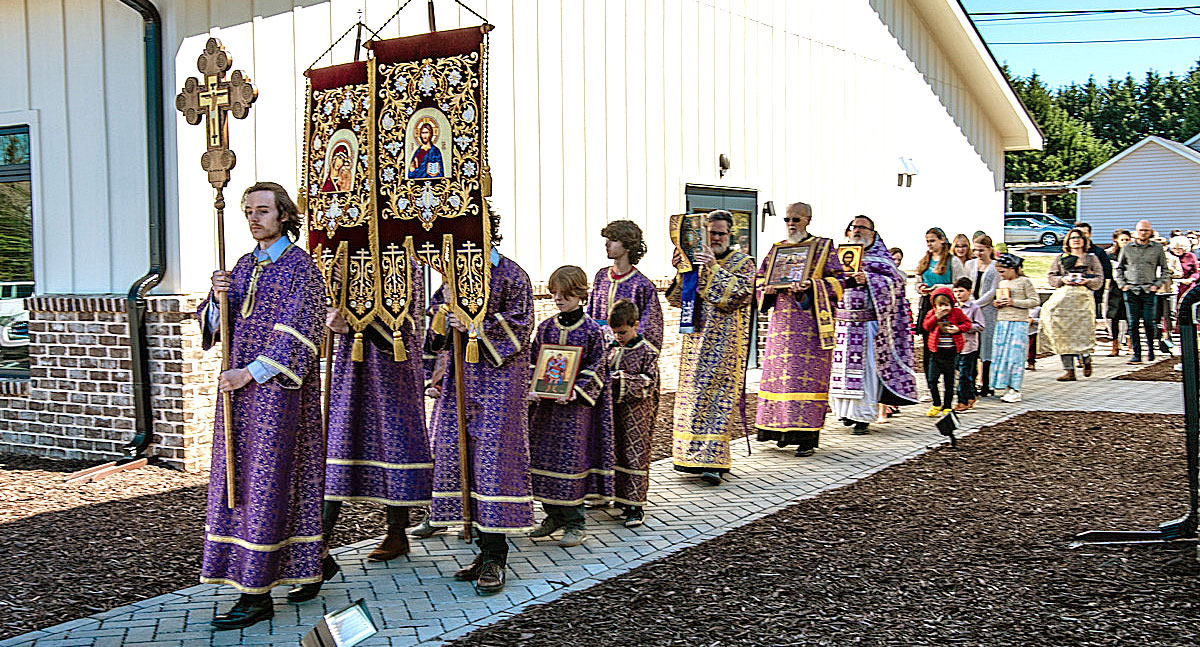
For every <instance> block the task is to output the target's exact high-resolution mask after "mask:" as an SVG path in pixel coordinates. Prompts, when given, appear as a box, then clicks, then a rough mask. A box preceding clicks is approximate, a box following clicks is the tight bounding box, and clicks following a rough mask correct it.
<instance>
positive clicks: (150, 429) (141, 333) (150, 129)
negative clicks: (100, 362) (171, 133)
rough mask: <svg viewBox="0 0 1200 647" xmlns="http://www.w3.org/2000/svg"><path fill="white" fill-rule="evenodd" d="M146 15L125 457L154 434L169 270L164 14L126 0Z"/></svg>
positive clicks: (144, 0)
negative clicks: (142, 200)
mask: <svg viewBox="0 0 1200 647" xmlns="http://www.w3.org/2000/svg"><path fill="white" fill-rule="evenodd" d="M121 2H122V3H124V4H125V5H126V6H128V7H130V8H131V9H133V10H134V11H137V12H138V13H139V14H141V16H142V21H143V22H144V31H143V36H142V41H143V43H144V44H145V59H146V71H145V85H146V150H147V155H146V167H147V170H148V171H149V181H148V185H147V196H148V197H149V208H150V231H149V243H150V268H149V269H148V270H146V274H145V275H144V276H142V278H140V279H138V280H137V281H135V282H134V284H133V285H132V286H130V288H129V294H128V296H127V297H126V312H127V313H128V318H129V359H130V366H131V367H132V371H133V415H134V428H135V430H136V432H137V433H136V434H135V435H134V437H133V439H132V440H130V441H129V444H128V445H126V446H125V453H126V454H127V455H128V456H127V457H126V458H125V459H124V460H127V461H128V460H133V459H137V458H141V457H143V455H144V454H145V453H146V448H147V447H149V446H150V443H151V442H152V441H153V440H154V407H153V405H152V403H151V399H150V396H151V392H150V389H151V384H150V348H149V344H148V343H147V340H146V293H148V292H149V291H150V290H152V289H153V288H154V286H156V285H158V284H159V283H160V282H162V280H163V277H164V276H165V275H166V272H167V267H166V249H167V222H166V220H167V215H166V211H167V209H166V186H167V176H166V170H165V162H164V160H165V153H164V148H165V146H164V145H163V140H164V137H163V107H162V102H163V55H162V17H161V16H160V15H159V13H158V9H157V8H155V6H154V4H153V3H152V2H150V0H121Z"/></svg>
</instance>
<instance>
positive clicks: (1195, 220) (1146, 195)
mask: <svg viewBox="0 0 1200 647" xmlns="http://www.w3.org/2000/svg"><path fill="white" fill-rule="evenodd" d="M1070 188H1072V189H1074V190H1075V192H1076V194H1077V195H1078V196H1079V197H1078V200H1077V201H1076V203H1075V219H1076V221H1078V222H1086V223H1088V224H1090V225H1091V226H1092V231H1094V232H1096V236H1097V238H1098V239H1100V241H1101V242H1102V243H1103V242H1105V241H1107V240H1108V234H1110V233H1111V232H1112V231H1114V230H1116V229H1128V230H1130V231H1133V229H1134V224H1135V223H1137V221H1138V220H1142V219H1145V220H1149V221H1150V224H1152V225H1154V229H1155V230H1156V231H1158V232H1159V233H1160V234H1162V235H1163V236H1166V235H1167V234H1168V233H1169V232H1170V231H1171V230H1172V229H1182V230H1184V231H1188V230H1191V229H1200V135H1196V136H1195V137H1192V138H1191V139H1189V140H1188V141H1186V142H1183V143H1180V142H1177V141H1172V140H1170V139H1164V138H1162V137H1155V136H1154V135H1151V136H1149V137H1146V138H1145V139H1143V140H1142V141H1140V142H1138V143H1136V144H1134V145H1132V146H1130V147H1129V148H1126V149H1125V150H1123V151H1121V152H1120V153H1118V154H1117V155H1114V156H1113V157H1112V158H1111V159H1109V160H1108V161H1107V162H1105V163H1103V164H1101V165H1100V166H1097V167H1096V168H1095V169H1093V170H1092V171H1090V172H1089V173H1088V174H1087V175H1084V176H1083V177H1081V178H1079V179H1078V180H1075V181H1074V182H1072V183H1071V185H1070Z"/></svg>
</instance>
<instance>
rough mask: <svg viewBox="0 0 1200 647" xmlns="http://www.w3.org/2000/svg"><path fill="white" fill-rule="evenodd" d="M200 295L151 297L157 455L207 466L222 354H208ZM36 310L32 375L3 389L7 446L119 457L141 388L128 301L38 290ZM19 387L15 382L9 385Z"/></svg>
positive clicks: (1, 415) (1, 429)
mask: <svg viewBox="0 0 1200 647" xmlns="http://www.w3.org/2000/svg"><path fill="white" fill-rule="evenodd" d="M196 302H197V297H186V296H167V297H152V298H150V299H149V300H148V308H147V309H148V312H147V315H146V326H147V335H148V341H149V350H150V381H151V383H152V385H153V386H152V387H151V393H152V401H153V407H154V416H155V417H154V421H153V426H154V438H153V444H152V445H151V447H150V452H149V453H150V454H151V455H152V456H155V457H157V458H159V459H160V460H162V461H163V462H165V463H167V464H169V465H172V466H174V467H177V468H180V469H184V470H189V471H193V470H198V469H201V468H203V467H206V466H207V464H208V455H209V445H210V443H211V433H212V432H211V425H212V415H213V398H214V393H215V387H214V386H213V380H212V378H211V376H212V375H215V372H216V369H217V368H218V365H219V362H220V360H219V356H218V355H217V354H216V353H207V354H205V353H202V352H201V350H200V331H199V326H198V325H197V324H196V323H195V318H194V316H193V315H192V312H194V310H195V306H196ZM26 307H27V308H28V309H29V336H30V346H29V354H30V379H29V381H28V383H27V384H26V385H25V386H24V387H21V388H20V389H19V391H24V393H21V392H17V393H15V394H11V395H7V394H5V393H4V391H3V390H0V452H12V453H27V454H36V455H40V456H51V457H58V458H75V459H87V460H98V461H99V460H112V459H115V458H119V457H121V456H122V448H123V447H124V445H125V444H126V443H128V442H129V441H130V440H132V438H133V436H134V434H135V430H134V415H133V385H132V369H131V359H130V356H129V334H128V326H127V320H126V314H125V299H123V298H121V297H117V296H111V295H102V296H93V295H89V296H70V295H57V296H39V297H34V298H30V299H27V300H26ZM8 390H13V389H8Z"/></svg>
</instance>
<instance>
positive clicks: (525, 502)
mask: <svg viewBox="0 0 1200 647" xmlns="http://www.w3.org/2000/svg"><path fill="white" fill-rule="evenodd" d="M444 290H445V288H444V287H443V288H441V289H439V290H438V292H437V293H436V294H435V295H434V298H433V301H434V304H435V306H436V307H440V305H441V304H442V303H443V294H444ZM487 308H488V310H487V318H486V319H485V320H484V323H483V330H482V331H480V353H479V362H477V363H470V362H466V363H464V370H463V377H464V380H465V383H466V402H465V403H464V404H465V407H466V416H467V435H468V450H467V451H468V455H469V457H470V461H471V499H472V501H473V504H474V505H473V507H474V513H473V514H472V516H471V519H472V521H473V525H474V526H475V527H476V528H477V529H479V530H481V531H483V532H502V533H510V534H516V533H526V532H529V531H530V530H532V529H533V491H532V485H531V483H530V477H529V415H528V410H529V403H528V402H527V401H526V399H525V395H526V394H527V393H529V335H530V332H531V331H532V330H533V288H532V286H531V285H530V283H529V275H528V274H526V273H525V270H523V269H521V267H520V266H519V265H517V264H516V263H515V262H513V261H512V260H511V259H509V258H507V257H503V256H502V257H500V262H499V264H498V265H496V266H494V267H492V271H491V281H490V282H489V284H488V305H487ZM435 321H436V320H435ZM443 332H449V331H448V330H446V331H434V334H432V335H430V345H431V349H430V350H431V351H433V352H435V353H436V352H440V351H444V350H446V349H449V348H452V347H453V346H452V341H451V339H450V337H447V336H444V335H443V334H441V333H443ZM464 341H465V340H464ZM430 435H431V442H432V443H433V448H434V457H433V465H434V467H433V503H432V504H431V505H430V513H431V518H430V522H431V523H432V524H433V525H435V526H450V525H455V524H461V523H462V499H461V496H462V489H461V483H460V481H459V461H458V418H457V411H456V409H455V393H454V364H453V362H451V363H450V366H449V367H448V368H447V370H446V375H445V377H444V378H443V381H442V395H441V397H439V398H438V400H437V403H436V404H435V405H434V408H433V418H432V421H431V423H430Z"/></svg>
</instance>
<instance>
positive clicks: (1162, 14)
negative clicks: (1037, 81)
mask: <svg viewBox="0 0 1200 647" xmlns="http://www.w3.org/2000/svg"><path fill="white" fill-rule="evenodd" d="M1179 12H1183V13H1185V14H1188V15H1190V16H1200V12H1198V11H1196V10H1194V9H1179V10H1178V11H1142V12H1138V14H1137V15H1129V14H1116V15H1113V14H1102V13H1091V14H1067V15H1053V16H1010V17H1008V18H980V19H977V20H973V22H975V24H979V25H986V26H988V27H1002V26H1004V25H1006V24H1007V25H1015V24H1022V23H1027V22H1029V21H1032V20H1037V21H1044V22H1038V23H1037V24H1039V25H1060V24H1063V23H1071V22H1100V21H1104V20H1139V19H1142V18H1181V17H1183V16H1179V15H1177V14H1178V13H1179ZM1103 16H1109V17H1103ZM992 23H1001V24H999V25H993V24H992Z"/></svg>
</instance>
